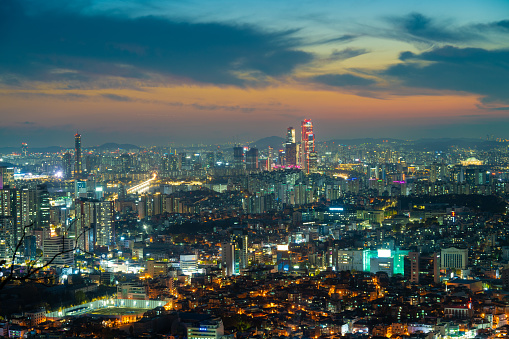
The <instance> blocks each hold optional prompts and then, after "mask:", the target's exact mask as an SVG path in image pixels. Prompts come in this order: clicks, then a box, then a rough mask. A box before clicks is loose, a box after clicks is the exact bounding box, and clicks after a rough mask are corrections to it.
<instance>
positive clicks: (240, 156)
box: [233, 146, 244, 168]
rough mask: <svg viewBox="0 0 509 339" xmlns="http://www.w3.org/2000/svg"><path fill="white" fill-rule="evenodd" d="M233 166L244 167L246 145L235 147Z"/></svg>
mask: <svg viewBox="0 0 509 339" xmlns="http://www.w3.org/2000/svg"><path fill="white" fill-rule="evenodd" d="M233 167H235V168H244V147H242V146H235V147H233Z"/></svg>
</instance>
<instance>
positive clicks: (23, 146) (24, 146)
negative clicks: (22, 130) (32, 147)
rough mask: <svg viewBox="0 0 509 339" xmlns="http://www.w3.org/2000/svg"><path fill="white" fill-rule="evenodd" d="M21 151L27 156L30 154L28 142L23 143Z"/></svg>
mask: <svg viewBox="0 0 509 339" xmlns="http://www.w3.org/2000/svg"><path fill="white" fill-rule="evenodd" d="M21 153H22V154H23V156H25V157H26V156H27V155H28V144H27V143H26V142H22V143H21Z"/></svg>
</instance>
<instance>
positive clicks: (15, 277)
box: [0, 219, 88, 290]
mask: <svg viewBox="0 0 509 339" xmlns="http://www.w3.org/2000/svg"><path fill="white" fill-rule="evenodd" d="M75 221H76V219H74V220H73V221H72V222H71V223H70V224H69V226H68V227H67V229H66V232H64V234H63V235H62V250H61V251H59V252H57V253H55V254H54V255H53V256H52V257H50V258H47V260H46V261H45V262H44V254H43V252H42V251H36V255H35V258H34V259H30V260H26V261H25V266H23V270H20V272H16V270H15V268H16V261H17V259H18V255H19V251H20V250H21V249H22V248H23V245H24V243H25V239H26V236H27V233H28V231H29V230H30V229H31V228H32V227H33V224H30V225H26V226H24V227H23V231H22V233H21V237H20V239H19V240H18V242H17V244H16V246H15V248H14V249H13V252H12V257H11V262H10V263H7V260H5V259H4V260H1V261H0V267H1V268H2V271H3V272H2V275H1V276H0V290H2V289H3V288H4V287H5V285H7V284H8V283H9V282H11V281H20V282H26V281H40V279H39V278H37V277H36V276H37V274H38V273H39V272H40V271H42V270H44V269H45V268H47V267H49V266H51V264H53V262H54V261H55V260H56V259H57V258H58V257H60V256H62V255H64V254H67V253H71V252H72V253H74V251H76V250H77V249H80V248H79V243H80V238H81V237H82V236H84V234H85V233H86V232H87V231H88V229H85V230H83V232H82V233H80V234H79V236H77V237H76V239H75V240H74V242H73V246H71V247H70V248H66V242H65V240H66V237H65V234H66V233H67V232H68V231H69V229H70V228H71V226H72V225H73V224H74V222H75ZM67 247H69V246H67ZM4 268H7V269H6V270H3V269H4Z"/></svg>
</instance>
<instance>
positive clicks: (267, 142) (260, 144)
mask: <svg viewBox="0 0 509 339" xmlns="http://www.w3.org/2000/svg"><path fill="white" fill-rule="evenodd" d="M284 142H285V139H284V138H281V137H277V136H272V137H267V138H263V139H260V140H258V141H255V142H253V143H251V144H250V146H251V147H256V148H258V149H265V148H268V147H269V146H270V147H272V148H273V149H275V150H279V149H282V148H283V143H284Z"/></svg>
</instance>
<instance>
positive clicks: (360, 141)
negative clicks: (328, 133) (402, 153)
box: [327, 138, 403, 145]
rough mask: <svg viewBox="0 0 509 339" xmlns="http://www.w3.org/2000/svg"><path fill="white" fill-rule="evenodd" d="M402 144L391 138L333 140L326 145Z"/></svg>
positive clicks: (398, 140)
mask: <svg viewBox="0 0 509 339" xmlns="http://www.w3.org/2000/svg"><path fill="white" fill-rule="evenodd" d="M384 141H385V142H402V141H403V140H400V139H391V138H359V139H334V140H329V141H327V143H328V144H329V143H334V144H338V145H362V144H381V143H383V142H384Z"/></svg>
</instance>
